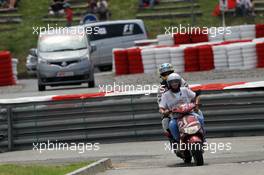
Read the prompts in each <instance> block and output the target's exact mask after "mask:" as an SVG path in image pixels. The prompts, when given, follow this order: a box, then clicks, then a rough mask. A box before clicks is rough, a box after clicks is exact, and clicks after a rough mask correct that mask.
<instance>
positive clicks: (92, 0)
mask: <svg viewBox="0 0 264 175" xmlns="http://www.w3.org/2000/svg"><path fill="white" fill-rule="evenodd" d="M86 13H92V14H96V13H97V1H96V0H89V1H88V10H87V12H86Z"/></svg>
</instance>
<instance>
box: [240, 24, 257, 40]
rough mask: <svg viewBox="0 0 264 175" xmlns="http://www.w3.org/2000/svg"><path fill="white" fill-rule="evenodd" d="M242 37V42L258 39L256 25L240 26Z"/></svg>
mask: <svg viewBox="0 0 264 175" xmlns="http://www.w3.org/2000/svg"><path fill="white" fill-rule="evenodd" d="M240 37H241V39H242V40H252V39H254V38H256V27H255V25H241V26H240Z"/></svg>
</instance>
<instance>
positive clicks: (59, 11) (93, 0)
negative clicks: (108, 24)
mask: <svg viewBox="0 0 264 175" xmlns="http://www.w3.org/2000/svg"><path fill="white" fill-rule="evenodd" d="M49 14H50V15H55V16H56V15H65V16H66V19H67V26H71V24H72V20H73V10H72V8H71V5H70V4H69V3H68V1H67V0H53V1H52V3H51V5H50V7H49ZM87 14H94V15H96V16H97V17H98V19H99V21H105V20H108V19H109V18H110V16H111V13H110V10H109V9H108V2H107V0H88V9H87V11H86V12H85V14H84V16H85V15H87Z"/></svg>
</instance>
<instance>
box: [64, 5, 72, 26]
mask: <svg viewBox="0 0 264 175" xmlns="http://www.w3.org/2000/svg"><path fill="white" fill-rule="evenodd" d="M63 8H64V13H65V14H66V19H67V26H68V27H70V26H71V25H72V19H73V11H72V9H71V6H70V4H69V3H65V4H64V5H63Z"/></svg>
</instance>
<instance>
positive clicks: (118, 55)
mask: <svg viewBox="0 0 264 175" xmlns="http://www.w3.org/2000/svg"><path fill="white" fill-rule="evenodd" d="M113 58H114V59H113V70H115V73H116V75H125V74H128V73H129V68H128V53H127V49H114V50H113Z"/></svg>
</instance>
